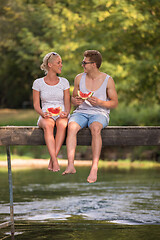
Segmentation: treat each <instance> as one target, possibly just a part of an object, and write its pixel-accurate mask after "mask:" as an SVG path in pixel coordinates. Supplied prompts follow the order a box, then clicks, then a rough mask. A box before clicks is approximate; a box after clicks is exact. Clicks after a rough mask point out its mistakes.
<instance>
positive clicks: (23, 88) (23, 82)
mask: <svg viewBox="0 0 160 240" xmlns="http://www.w3.org/2000/svg"><path fill="white" fill-rule="evenodd" d="M159 39H160V1H159V0H150V1H149V0H147V1H143V0H140V1H139V0H130V1H129V0H121V1H120V0H107V1H105V0H91V1H89V0H81V1H80V0H73V1H71V0H61V1H51V0H39V1H37V0H25V1H21V0H15V1H11V0H6V1H3V0H0V62H1V68H0V85H1V88H0V96H1V98H0V106H1V107H10V108H15V107H16V108H18V107H22V103H23V102H24V101H31V96H32V83H33V81H34V79H36V78H38V77H41V76H43V72H42V71H41V70H40V68H39V66H40V64H41V62H42V58H43V56H44V55H45V54H46V53H47V52H49V51H56V52H58V53H60V55H61V56H62V59H63V76H65V77H66V78H67V79H68V80H69V81H70V83H71V84H73V80H74V77H75V76H76V75H77V74H78V73H79V72H81V71H83V70H82V68H81V65H80V62H81V60H82V58H83V52H84V51H85V50H86V49H97V50H99V51H100V52H101V53H102V56H103V64H102V67H101V70H102V71H104V72H107V73H108V74H110V75H111V76H112V77H113V78H114V80H115V82H116V88H117V91H118V95H119V101H120V102H126V103H128V102H129V103H134V104H135V105H138V104H139V102H140V101H141V103H143V104H146V105H148V104H150V105H152V104H153V103H159V102H160V82H159V78H160V71H159V70H160V57H159V52H160V45H159Z"/></svg>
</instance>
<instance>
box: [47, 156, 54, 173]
mask: <svg viewBox="0 0 160 240" xmlns="http://www.w3.org/2000/svg"><path fill="white" fill-rule="evenodd" d="M52 169H53V162H52V160H51V159H50V161H49V164H48V170H49V171H52Z"/></svg>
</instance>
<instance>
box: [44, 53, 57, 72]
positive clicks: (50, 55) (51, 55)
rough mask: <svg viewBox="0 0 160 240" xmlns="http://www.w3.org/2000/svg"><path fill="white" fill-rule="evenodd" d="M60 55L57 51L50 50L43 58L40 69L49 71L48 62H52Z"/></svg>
mask: <svg viewBox="0 0 160 240" xmlns="http://www.w3.org/2000/svg"><path fill="white" fill-rule="evenodd" d="M57 56H60V55H59V54H58V53H56V52H50V53H47V54H46V55H45V56H44V58H43V63H42V64H41V66H40V69H41V70H43V71H44V72H45V74H47V73H48V63H49V62H51V61H52V60H53V59H54V58H55V57H57Z"/></svg>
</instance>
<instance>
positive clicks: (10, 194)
mask: <svg viewBox="0 0 160 240" xmlns="http://www.w3.org/2000/svg"><path fill="white" fill-rule="evenodd" d="M6 150H7V162H8V182H9V198H10V221H11V223H10V224H11V239H12V240H13V239H14V232H15V229H14V211H13V187H12V170H11V154H10V147H9V146H6Z"/></svg>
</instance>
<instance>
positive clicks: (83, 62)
mask: <svg viewBox="0 0 160 240" xmlns="http://www.w3.org/2000/svg"><path fill="white" fill-rule="evenodd" d="M90 63H95V62H85V61H82V63H81V64H82V65H86V64H90Z"/></svg>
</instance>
